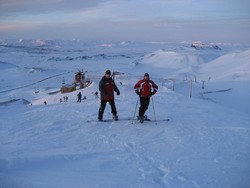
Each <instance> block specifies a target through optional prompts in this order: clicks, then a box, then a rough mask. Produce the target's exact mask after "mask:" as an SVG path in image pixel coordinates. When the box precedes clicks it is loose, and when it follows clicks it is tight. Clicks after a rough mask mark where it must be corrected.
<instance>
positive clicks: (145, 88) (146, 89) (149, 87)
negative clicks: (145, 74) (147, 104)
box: [134, 79, 158, 98]
mask: <svg viewBox="0 0 250 188" xmlns="http://www.w3.org/2000/svg"><path fill="white" fill-rule="evenodd" d="M134 89H135V92H136V93H137V94H138V95H140V96H141V97H145V98H150V97H151V95H154V94H155V93H156V92H157V90H158V86H157V85H156V84H155V83H154V82H153V81H152V80H145V79H143V80H140V81H138V82H137V83H136V84H135V86H134Z"/></svg>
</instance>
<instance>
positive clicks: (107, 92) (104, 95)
mask: <svg viewBox="0 0 250 188" xmlns="http://www.w3.org/2000/svg"><path fill="white" fill-rule="evenodd" d="M99 91H100V92H101V94H100V96H101V97H100V98H101V106H100V108H99V112H98V120H99V121H102V118H103V113H104V110H105V107H106V104H107V102H108V103H109V104H110V107H111V112H112V114H113V119H114V120H118V116H117V110H116V107H115V101H114V91H115V92H116V94H117V95H120V91H119V89H118V88H117V86H116V85H115V82H114V81H113V79H112V77H111V71H110V70H107V71H106V72H105V75H104V76H103V77H102V79H101V80H100V82H99Z"/></svg>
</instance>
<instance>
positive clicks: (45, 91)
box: [0, 41, 250, 188]
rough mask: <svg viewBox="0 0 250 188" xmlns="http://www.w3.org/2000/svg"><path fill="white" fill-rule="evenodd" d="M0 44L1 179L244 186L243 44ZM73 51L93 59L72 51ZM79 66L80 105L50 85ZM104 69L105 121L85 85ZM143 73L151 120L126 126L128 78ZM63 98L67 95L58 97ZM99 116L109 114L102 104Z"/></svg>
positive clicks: (47, 185) (146, 186)
mask: <svg viewBox="0 0 250 188" xmlns="http://www.w3.org/2000/svg"><path fill="white" fill-rule="evenodd" d="M4 42H5V43H1V44H2V45H0V48H1V51H0V53H1V56H0V68H1V69H0V83H1V84H0V114H1V118H0V148H1V149H0V187H3V188H11V187H18V188H26V187H34V188H68V187H71V188H78V187H86V188H92V187H103V188H106V187H110V188H112V187H114V188H116V187H124V188H127V187H142V188H151V187H155V188H163V187H164V188H165V187H171V188H172V187H173V188H179V187H237V188H238V187H250V181H249V173H250V165H249V164H250V117H249V111H250V109H249V106H250V105H249V99H250V88H249V87H248V85H249V81H250V79H249V71H250V70H249V61H248V59H249V50H248V49H246V48H245V47H242V48H239V47H238V46H237V48H233V47H231V46H230V47H228V49H223V46H222V47H221V50H216V51H214V49H210V48H208V49H202V50H201V49H198V50H197V49H194V48H192V47H187V46H184V47H183V46H180V44H177V45H176V44H175V45H173V44H159V45H157V44H155V43H153V44H152V43H146V44H137V43H133V42H126V43H123V42H122V43H87V44H86V43H83V42H81V41H78V42H76V41H74V42H72V41H70V42H67V41H37V42H36V43H34V41H32V42H30V41H29V42H28V41H25V45H24V41H19V42H14V41H12V43H11V45H10V43H8V41H7V42H6V41H4ZM7 43H8V45H7ZM20 43H21V44H22V45H21V46H24V47H21V48H20ZM55 44H56V45H55ZM79 44H81V45H79ZM84 44H85V45H84ZM178 45H179V47H178ZM176 46H177V47H176ZM40 47H42V48H40ZM82 49H84V50H82ZM136 49H137V51H136ZM162 49H164V50H162ZM229 49H230V50H229ZM44 52H46V53H44ZM98 54H105V57H107V58H100V57H97V56H95V55H98ZM121 54H122V55H121ZM123 55H125V56H123ZM82 56H88V57H92V58H89V59H83V58H77V57H82ZM53 57H55V58H53ZM56 57H58V58H61V59H63V61H56ZM67 57H72V58H73V59H69V58H67ZM127 57H130V58H127ZM50 58H52V59H50ZM49 59H50V60H49ZM209 59H211V61H209ZM78 68H79V69H84V70H85V71H86V76H87V77H88V78H90V79H92V81H93V83H92V84H91V85H90V87H88V88H85V89H82V90H81V92H82V94H83V96H86V99H85V100H83V101H82V103H77V102H76V100H77V96H76V95H77V93H78V92H79V90H78V91H75V92H72V93H67V94H61V93H57V92H56V91H58V90H59V88H60V87H61V85H62V81H65V82H66V83H71V82H72V81H73V79H74V74H75V72H76V71H77V69H78ZM106 69H110V70H112V71H119V72H121V73H123V74H122V75H119V76H116V78H115V81H116V83H117V86H118V88H119V89H120V91H121V95H119V96H115V98H116V107H117V109H118V114H119V118H120V119H121V120H120V121H117V122H111V123H107V122H104V123H102V122H98V121H97V120H96V119H97V112H98V109H99V105H100V102H99V99H98V98H96V96H95V95H94V93H95V92H96V91H98V82H99V79H100V78H101V76H102V75H103V74H104V72H105V70H106ZM145 72H148V73H149V74H150V75H151V78H152V79H153V80H154V81H155V83H156V84H158V86H159V90H158V92H157V94H156V95H155V96H154V97H153V98H152V99H151V102H150V106H149V109H148V111H147V115H148V116H149V117H150V118H151V119H152V120H154V119H156V122H155V121H151V122H145V123H144V124H140V123H138V122H137V121H135V123H134V124H132V121H131V120H124V119H126V118H128V117H130V118H131V117H133V115H134V112H137V111H138V106H137V109H135V107H136V104H137V102H138V96H137V95H135V94H134V91H133V86H134V84H135V83H136V82H137V81H138V79H141V78H142V76H143V74H144V73H145ZM235 75H239V77H237V78H236V77H235ZM209 77H210V79H209ZM194 78H196V80H195V79H194ZM173 80H175V87H174V91H173V90H172V89H173ZM190 80H193V82H192V84H193V85H192V88H193V90H192V92H193V93H192V97H190V90H189V88H190ZM204 80H205V82H204V83H205V88H204V89H202V83H203V82H202V81H204ZM65 96H68V97H69V101H68V102H61V103H60V98H62V99H63V97H65ZM19 99H20V100H19ZM27 101H29V102H31V103H32V105H31V104H28V105H27ZM44 101H46V102H47V105H45V104H44ZM154 112H155V113H154ZM155 115H156V116H155ZM104 118H107V119H109V118H111V113H110V107H109V106H108V105H107V107H106V110H105V113H104ZM166 118H170V121H163V120H164V119H166Z"/></svg>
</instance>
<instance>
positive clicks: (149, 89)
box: [134, 73, 158, 123]
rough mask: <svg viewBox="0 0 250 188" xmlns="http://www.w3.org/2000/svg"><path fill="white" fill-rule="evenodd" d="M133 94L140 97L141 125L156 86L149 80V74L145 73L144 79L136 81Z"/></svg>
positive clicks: (156, 88)
mask: <svg viewBox="0 0 250 188" xmlns="http://www.w3.org/2000/svg"><path fill="white" fill-rule="evenodd" d="M134 89H135V93H136V94H137V95H139V96H140V104H141V106H140V108H139V116H138V117H139V120H140V122H141V123H142V122H143V121H144V114H145V112H146V111H147V109H148V106H149V102H150V97H151V96H152V95H154V94H155V93H156V92H157V90H158V86H157V85H156V84H155V83H154V82H153V81H152V80H150V78H149V74H148V73H145V74H144V78H143V79H142V80H140V81H138V82H137V83H136V84H135V86H134Z"/></svg>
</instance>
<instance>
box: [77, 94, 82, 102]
mask: <svg viewBox="0 0 250 188" xmlns="http://www.w3.org/2000/svg"><path fill="white" fill-rule="evenodd" d="M77 97H78V99H77V102H82V93H81V92H79V93H78V94H77Z"/></svg>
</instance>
